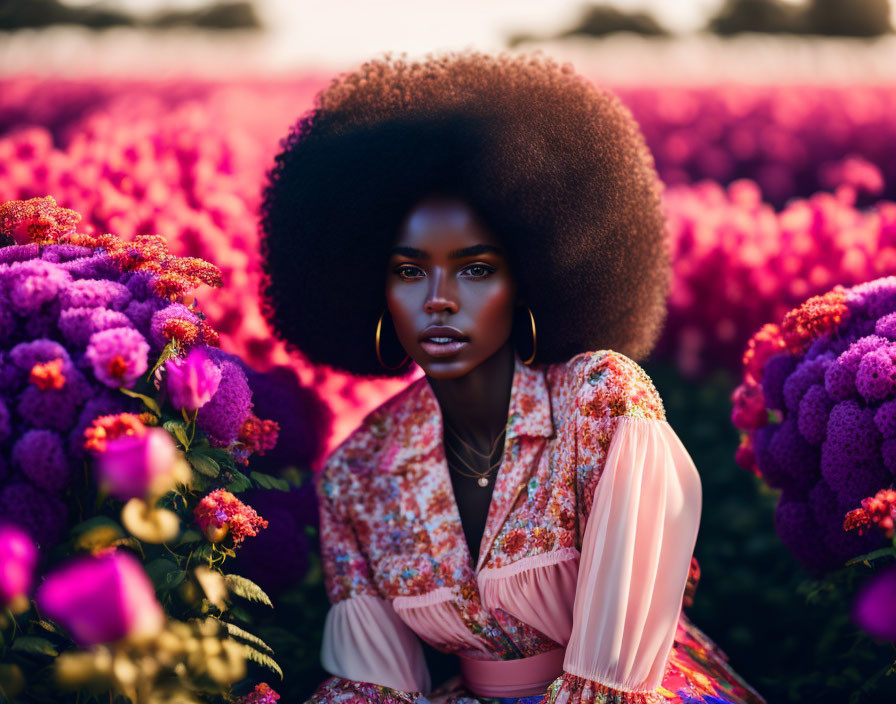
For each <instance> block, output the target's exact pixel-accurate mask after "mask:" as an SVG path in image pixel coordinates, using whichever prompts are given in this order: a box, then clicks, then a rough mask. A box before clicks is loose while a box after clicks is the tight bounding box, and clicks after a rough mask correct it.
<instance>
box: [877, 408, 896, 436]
mask: <svg viewBox="0 0 896 704" xmlns="http://www.w3.org/2000/svg"><path fill="white" fill-rule="evenodd" d="M874 424H875V425H876V426H877V429H878V430H879V431H880V434H881V435H883V436H884V437H885V438H892V437H896V400H890V401H884V402H883V403H882V404H880V407H879V408H878V409H877V410H876V411H875V412H874Z"/></svg>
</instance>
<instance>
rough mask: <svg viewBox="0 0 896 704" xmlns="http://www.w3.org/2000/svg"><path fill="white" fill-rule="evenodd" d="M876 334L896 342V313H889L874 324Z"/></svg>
mask: <svg viewBox="0 0 896 704" xmlns="http://www.w3.org/2000/svg"><path fill="white" fill-rule="evenodd" d="M874 334H875V335H880V336H881V337H887V338H889V339H891V340H896V313H888V314H887V315H885V316H883V317H882V318H879V319H878V320H877V322H876V323H875V324H874Z"/></svg>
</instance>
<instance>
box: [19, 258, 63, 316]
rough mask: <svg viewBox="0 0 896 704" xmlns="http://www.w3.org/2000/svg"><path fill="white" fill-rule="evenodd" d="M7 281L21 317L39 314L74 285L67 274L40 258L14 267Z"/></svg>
mask: <svg viewBox="0 0 896 704" xmlns="http://www.w3.org/2000/svg"><path fill="white" fill-rule="evenodd" d="M5 278H6V281H7V296H8V297H9V302H10V304H11V305H12V307H13V309H14V310H15V311H16V312H17V313H18V314H19V315H28V314H29V313H34V312H36V311H37V310H39V309H40V307H41V306H42V305H43V304H44V303H48V302H49V301H52V300H53V299H55V298H56V296H57V295H58V294H59V292H60V291H61V290H62V289H64V288H65V287H66V286H68V285H69V284H71V282H72V277H71V274H69V273H68V272H67V271H65V270H64V269H61V268H60V267H59V266H57V265H56V264H53V263H51V262H45V261H43V260H40V259H32V260H30V261H25V262H15V263H14V264H11V265H10V267H9V269H8V270H7V271H6V276H5Z"/></svg>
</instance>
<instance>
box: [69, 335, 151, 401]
mask: <svg viewBox="0 0 896 704" xmlns="http://www.w3.org/2000/svg"><path fill="white" fill-rule="evenodd" d="M148 355H149V345H148V344H147V342H146V339H145V338H144V337H143V335H141V334H140V333H139V332H137V331H136V330H134V329H133V328H111V329H109V330H101V331H100V332H96V333H94V334H93V335H91V336H90V343H89V344H88V345H87V352H86V353H85V356H86V358H87V359H88V360H89V361H90V363H91V365H92V366H93V373H94V375H95V376H96V378H97V379H98V380H99V381H100V382H102V383H103V384H105V385H106V386H110V387H112V388H118V387H119V386H125V387H127V388H130V387H132V386H133V385H134V383H135V382H136V381H137V378H138V377H139V376H140V375H141V374H143V372H145V371H146V369H147V366H148V362H147V356H148Z"/></svg>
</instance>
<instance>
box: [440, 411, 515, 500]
mask: <svg viewBox="0 0 896 704" xmlns="http://www.w3.org/2000/svg"><path fill="white" fill-rule="evenodd" d="M445 428H446V429H447V430H450V431H451V433H452V435H453V436H454V437H455V438H456V439H457V440H458V441H459V442H460V443H461V445H463V446H464V448H466V450H467V451H468V452H471V453H475V454H476V455H479V456H480V457H483V458H486V459H490V458H491V456H492V455H493V454H495V450H497V449H498V443H499V441H500V440H501V436H502V435H504V430H502V431H501V432H500V433H498V436H497V437H496V438H495V441H494V443H493V444H492V449H491V452H490V453H489V454H488V455H486V454H484V453H482V452H479V451H478V450H477V449H476V448H474V447H473V446H471V445H470V444H469V443H467V442H466V441H464V439H463V438H461V437H460V435H458V433H457V431H456V430H454V428H452V427H451V426H449V425H448V424H447V423H446V424H445ZM450 447H451V449H452V450H453V451H454V454H455V456H456V457H457V459H458V460H460V461H461V462H462V463H463V465H464V466H465V467H466V468H467V469H470V470H472V472H473V474H467V473H466V472H462V471H460V470H459V469H458V468H457V466H455V467H454V471H455V472H457V473H458V474H460V475H461V476H464V477H472V478H473V479H476V480H477V483H478V484H479V486H481V487H486V486H488V477H487V475H488V474H490V473H491V471H492V470H493V469H495V468H497V467H500V466H501V459H502V457H501V456H499V457H498V459H497V460H495V462H493V463H491V464H489V466H488V468H487V469H486V470H485V471H484V472H480V471H477V469H476V468H475V467H473V466H472V465H471V464H470V463H469V462H467V461H466V460H465V459H464V458H463V457H462V456H461V454H460V453H459V452H458V451H457V449H456V448H455V447H453V446H450ZM501 454H502V456H503V453H501ZM446 459H447V457H446Z"/></svg>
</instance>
